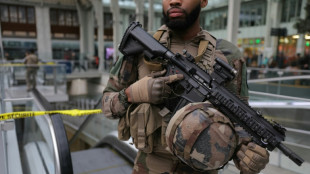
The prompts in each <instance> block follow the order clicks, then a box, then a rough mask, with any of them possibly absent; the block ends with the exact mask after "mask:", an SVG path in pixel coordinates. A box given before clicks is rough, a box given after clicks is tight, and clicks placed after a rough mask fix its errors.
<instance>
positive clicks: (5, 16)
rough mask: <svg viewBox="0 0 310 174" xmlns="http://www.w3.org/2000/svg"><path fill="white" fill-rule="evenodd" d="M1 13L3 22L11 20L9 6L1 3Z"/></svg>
mask: <svg viewBox="0 0 310 174" xmlns="http://www.w3.org/2000/svg"><path fill="white" fill-rule="evenodd" d="M0 15H1V21H2V22H8V21H9V10H8V6H6V5H0Z"/></svg>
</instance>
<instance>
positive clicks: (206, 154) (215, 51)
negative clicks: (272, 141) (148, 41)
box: [102, 0, 269, 174]
mask: <svg viewBox="0 0 310 174" xmlns="http://www.w3.org/2000/svg"><path fill="white" fill-rule="evenodd" d="M207 4H208V0H163V1H162V5H163V16H164V21H165V25H163V26H162V27H160V28H159V29H158V30H157V32H156V33H155V34H154V35H153V36H154V38H155V39H157V40H158V41H159V42H160V43H162V44H163V45H165V46H166V47H168V48H169V49H170V50H171V51H173V52H174V53H182V50H183V49H186V50H187V51H188V52H189V53H190V54H191V55H193V56H196V57H195V60H196V64H197V65H199V66H200V67H201V68H203V69H204V70H206V71H208V72H212V71H213V69H212V68H213V64H214V63H215V62H214V60H215V57H219V58H221V59H223V60H224V61H226V62H228V63H229V64H230V65H232V66H233V67H234V68H235V69H236V70H237V71H238V74H237V76H236V78H235V79H234V80H233V81H232V82H230V83H229V84H227V87H228V88H229V89H230V90H232V91H234V92H235V93H236V94H238V95H239V97H241V98H243V99H245V100H247V99H248V89H247V84H246V67H245V61H244V59H243V58H242V56H241V53H240V52H239V50H238V48H236V47H235V46H234V45H233V44H231V43H229V42H227V41H225V40H221V39H215V38H214V37H213V36H212V35H211V34H209V33H208V32H207V31H205V30H202V29H201V28H200V24H199V15H200V11H201V8H204V7H206V6H207ZM164 74H165V69H163V66H162V64H161V62H149V61H148V60H146V59H145V58H144V57H143V55H141V56H138V57H135V58H132V57H123V58H120V59H119V60H118V61H117V62H116V64H115V65H114V67H113V68H112V70H111V74H110V78H109V81H108V84H107V87H106V88H105V90H104V91H103V100H102V103H103V108H102V110H103V113H104V115H105V116H106V117H108V118H111V119H119V125H118V134H119V139H121V140H128V139H129V137H132V139H133V143H134V144H135V146H136V147H137V148H138V149H139V151H138V154H137V157H136V160H135V164H134V168H133V173H134V174H142V173H143V174H144V173H212V174H213V173H218V172H217V169H219V168H221V167H222V166H224V165H225V164H226V163H227V162H228V161H229V160H231V159H233V160H234V162H235V164H236V167H237V168H238V169H239V170H240V172H242V173H249V174H252V173H259V172H260V171H261V170H262V169H263V168H265V166H266V164H267V163H268V161H269V153H268V152H267V151H266V150H265V149H264V148H262V147H260V146H258V145H256V144H254V143H252V142H250V138H249V137H248V136H247V134H246V133H245V132H244V131H243V130H242V129H241V128H240V127H238V126H237V125H233V123H231V122H230V120H229V119H228V118H227V117H225V116H224V115H223V114H222V113H220V112H219V111H217V110H216V109H215V108H214V107H213V106H212V105H211V104H210V103H208V101H205V102H203V103H192V104H189V105H187V106H185V107H183V108H181V109H180V110H179V111H178V112H176V113H175V114H174V115H172V113H171V111H169V110H167V108H165V107H164V105H163V102H164V100H165V98H169V97H171V96H173V92H172V91H171V89H170V87H169V86H168V84H169V83H172V82H177V81H179V80H182V78H183V76H182V75H180V74H179V75H171V76H167V77H163V75H164ZM202 125H203V126H202ZM195 132H199V133H200V134H199V136H198V138H197V137H194V138H193V137H191V135H193V134H195Z"/></svg>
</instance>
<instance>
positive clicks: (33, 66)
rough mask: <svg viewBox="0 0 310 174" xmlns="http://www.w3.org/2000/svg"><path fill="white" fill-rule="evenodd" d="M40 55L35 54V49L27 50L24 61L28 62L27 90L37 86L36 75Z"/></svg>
mask: <svg viewBox="0 0 310 174" xmlns="http://www.w3.org/2000/svg"><path fill="white" fill-rule="evenodd" d="M38 62H39V59H38V57H37V56H36V55H35V54H34V49H30V50H29V51H27V52H26V57H25V60H24V63H25V64H26V83H27V91H31V90H32V89H34V88H35V87H36V75H37V70H38Z"/></svg>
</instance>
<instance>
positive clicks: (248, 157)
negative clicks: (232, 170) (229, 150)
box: [234, 142, 269, 174]
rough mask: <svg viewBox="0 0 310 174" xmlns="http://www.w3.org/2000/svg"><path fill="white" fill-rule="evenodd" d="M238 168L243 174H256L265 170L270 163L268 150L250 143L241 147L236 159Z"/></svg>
mask: <svg viewBox="0 0 310 174" xmlns="http://www.w3.org/2000/svg"><path fill="white" fill-rule="evenodd" d="M234 162H235V164H236V167H237V168H238V169H239V170H240V172H241V173H244V174H245V173H246V174H256V173H259V172H260V171H261V170H263V169H264V168H265V166H266V165H267V164H268V162H269V153H268V151H267V150H266V149H264V148H262V147H260V146H259V145H257V144H255V143H252V142H250V143H249V144H248V145H244V144H242V145H241V148H240V150H239V151H238V152H237V155H236V157H235V159H234Z"/></svg>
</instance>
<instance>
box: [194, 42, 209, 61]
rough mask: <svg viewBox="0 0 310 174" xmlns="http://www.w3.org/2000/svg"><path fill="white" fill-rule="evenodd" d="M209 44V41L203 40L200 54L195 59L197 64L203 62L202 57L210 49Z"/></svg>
mask: <svg viewBox="0 0 310 174" xmlns="http://www.w3.org/2000/svg"><path fill="white" fill-rule="evenodd" d="M208 44H209V41H208V40H201V41H200V42H199V47H198V54H197V56H196V57H195V62H199V61H200V60H201V58H202V56H203V55H204V53H205V52H206V50H207V48H208Z"/></svg>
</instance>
